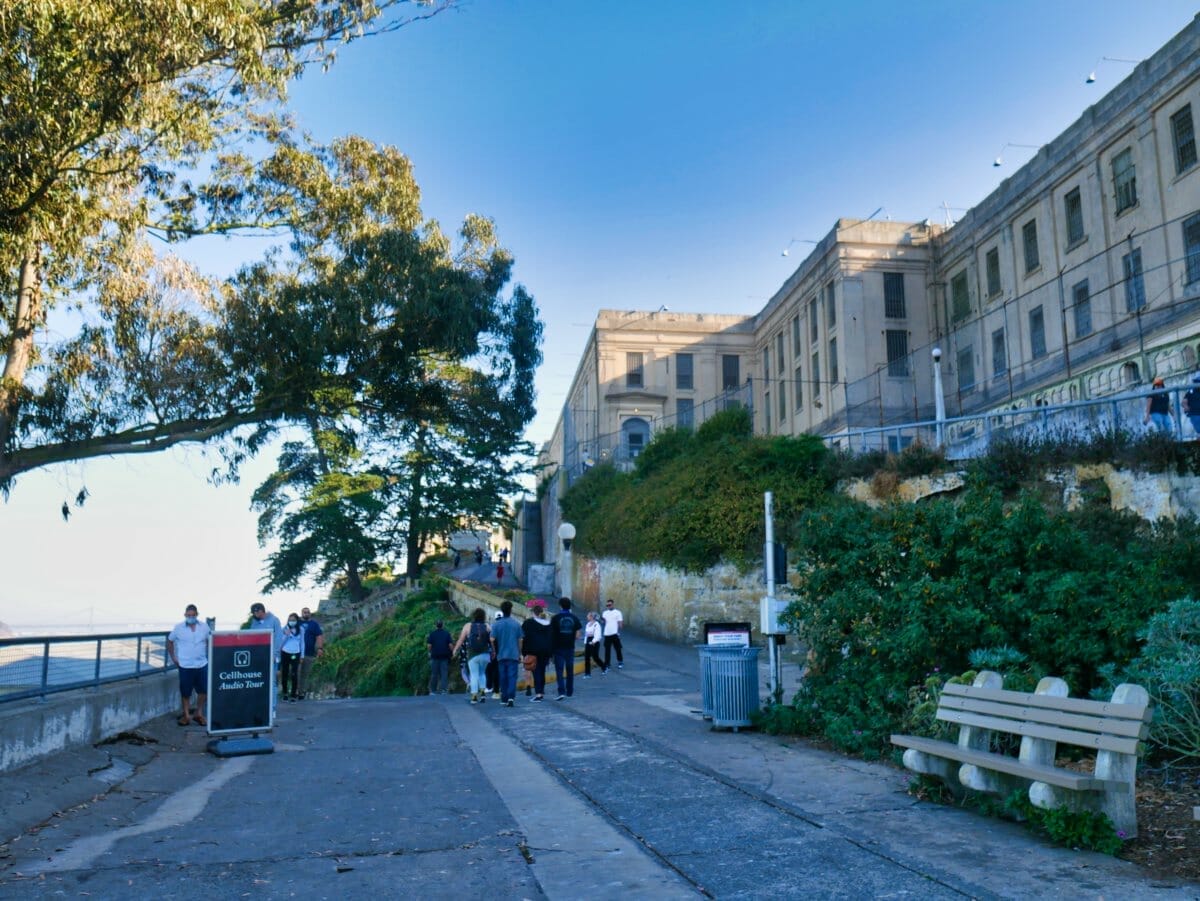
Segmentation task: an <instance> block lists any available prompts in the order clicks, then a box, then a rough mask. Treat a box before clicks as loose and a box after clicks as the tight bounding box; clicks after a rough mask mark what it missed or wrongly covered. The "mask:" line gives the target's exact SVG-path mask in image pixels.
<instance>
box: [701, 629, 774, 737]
mask: <svg viewBox="0 0 1200 901" xmlns="http://www.w3.org/2000/svg"><path fill="white" fill-rule="evenodd" d="M760 650H761V648H724V647H714V648H710V649H709V670H710V675H709V680H708V681H709V683H710V688H711V691H712V724H713V726H714V727H716V726H729V727H730V728H732V729H733V731H734V732H736V731H737V730H738V729H739V728H741V727H742V726H749V725H751V721H750V716H751V714H754V713H757V712H758V708H759V698H758V652H759V651H760ZM702 659H703V658H702Z"/></svg>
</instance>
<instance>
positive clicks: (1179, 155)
mask: <svg viewBox="0 0 1200 901" xmlns="http://www.w3.org/2000/svg"><path fill="white" fill-rule="evenodd" d="M1171 143H1172V144H1173V145H1174V146H1175V174H1176V175H1178V174H1179V173H1180V172H1182V171H1184V170H1185V169H1190V168H1192V166H1194V165H1196V132H1195V131H1194V130H1193V128H1192V105H1191V104H1190V103H1189V104H1188V105H1187V106H1185V107H1184V108H1183V109H1181V110H1180V111H1179V112H1177V113H1176V114H1175V115H1173V116H1172V117H1171Z"/></svg>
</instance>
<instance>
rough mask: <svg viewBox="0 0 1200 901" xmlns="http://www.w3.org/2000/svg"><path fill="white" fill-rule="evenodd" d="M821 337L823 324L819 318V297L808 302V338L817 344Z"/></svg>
mask: <svg viewBox="0 0 1200 901" xmlns="http://www.w3.org/2000/svg"><path fill="white" fill-rule="evenodd" d="M820 338H821V324H820V322H818V320H817V298H816V297H814V298H813V299H812V300H810V301H809V302H808V340H809V341H811V342H812V343H813V344H816V343H817V341H819V340H820Z"/></svg>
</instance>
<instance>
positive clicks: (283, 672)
mask: <svg viewBox="0 0 1200 901" xmlns="http://www.w3.org/2000/svg"><path fill="white" fill-rule="evenodd" d="M303 656H304V630H303V629H302V628H301V627H300V614H298V613H290V614H288V621H287V625H286V626H284V627H283V644H282V645H280V647H279V683H280V688H281V690H282V692H283V697H284V700H287V701H295V700H296V699H297V698H298V697H299V696H300V658H301V657H303Z"/></svg>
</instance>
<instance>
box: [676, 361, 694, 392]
mask: <svg viewBox="0 0 1200 901" xmlns="http://www.w3.org/2000/svg"><path fill="white" fill-rule="evenodd" d="M685 360H686V361H687V365H686V366H685V365H684V361H685ZM695 389H696V361H695V357H694V355H693V354H690V353H677V354H675V390H676V391H694V390H695Z"/></svg>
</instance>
